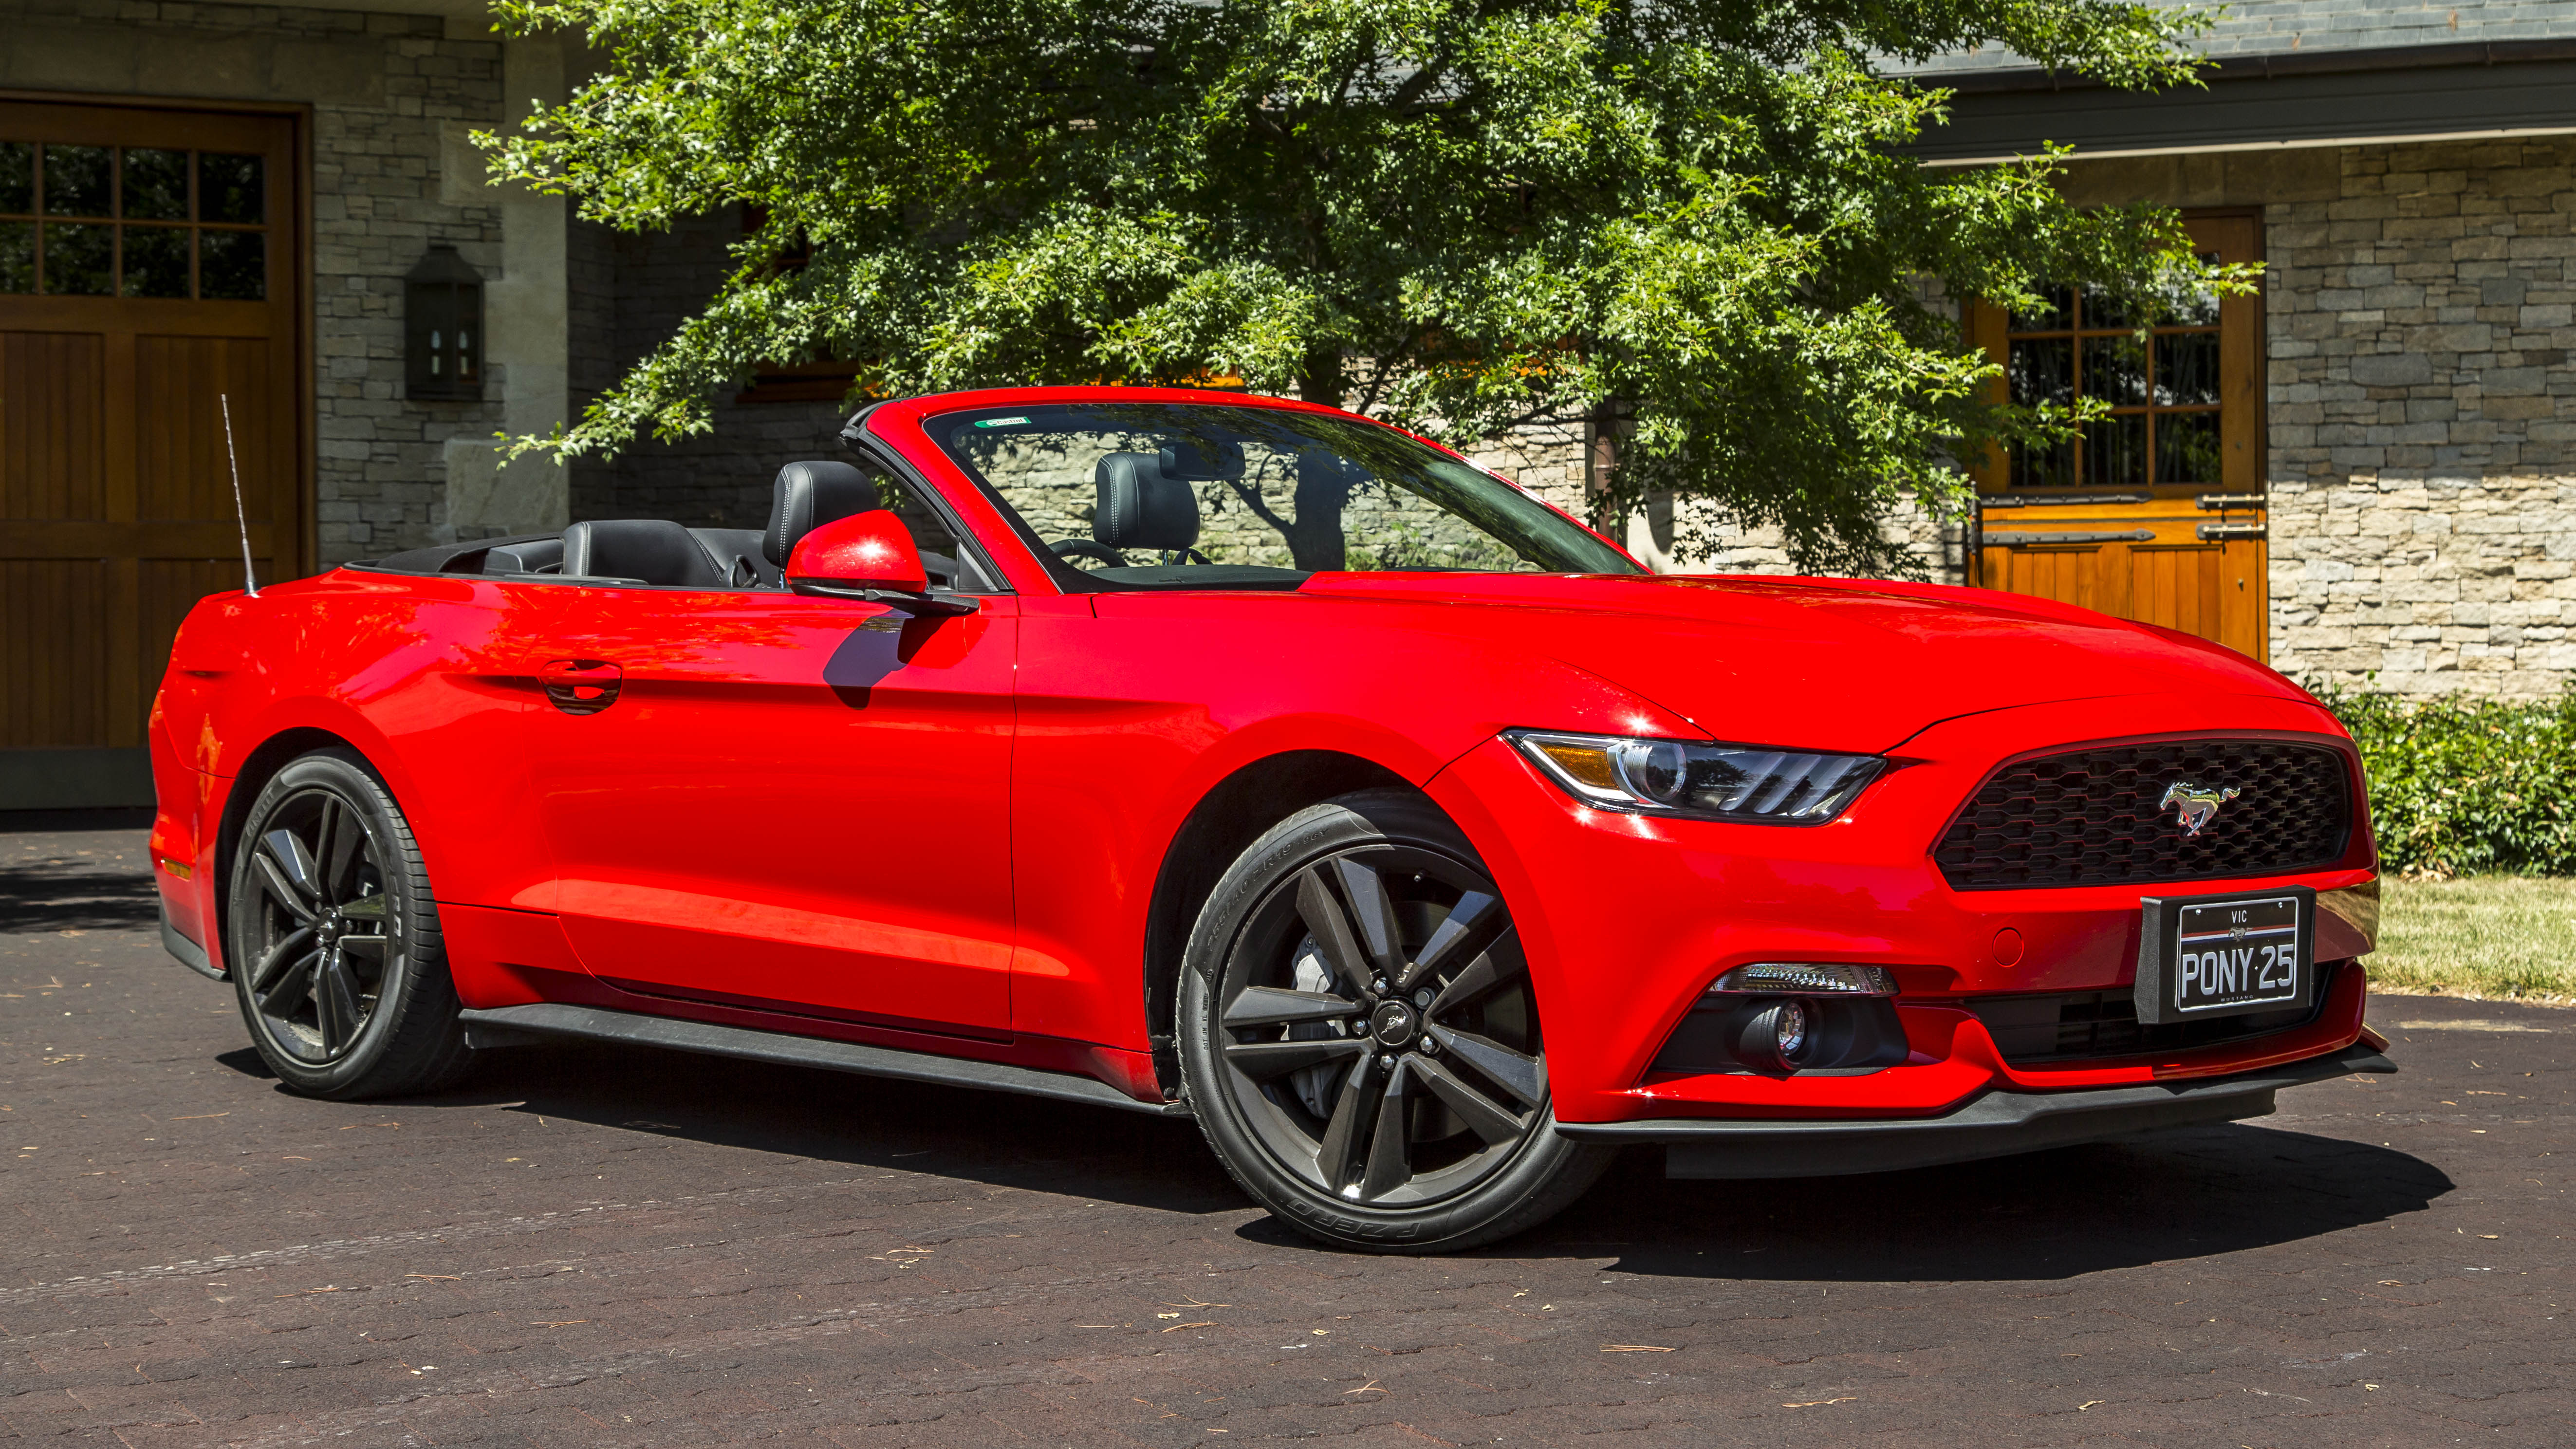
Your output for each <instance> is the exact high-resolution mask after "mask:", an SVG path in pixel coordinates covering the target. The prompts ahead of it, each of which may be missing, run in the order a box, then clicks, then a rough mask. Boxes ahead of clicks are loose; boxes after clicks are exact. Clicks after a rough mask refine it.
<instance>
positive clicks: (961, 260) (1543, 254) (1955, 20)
mask: <svg viewBox="0 0 2576 1449" xmlns="http://www.w3.org/2000/svg"><path fill="white" fill-rule="evenodd" d="M502 8H503V11H504V15H505V23H506V24H507V25H509V26H510V27H512V28H514V29H516V30H519V31H523V32H537V31H544V30H549V29H571V30H576V31H580V32H583V33H585V34H586V35H587V37H588V38H589V41H590V43H591V44H592V45H593V46H594V47H596V48H597V49H598V50H599V51H600V52H601V53H602V54H603V55H604V57H605V65H604V68H603V69H602V71H601V72H600V73H599V74H598V75H597V76H596V77H595V78H593V79H592V80H590V81H589V82H588V83H587V84H585V85H583V86H582V87H581V88H580V90H579V91H578V92H576V93H575V94H574V95H573V97H572V98H571V100H570V101H569V102H568V103H567V104H565V105H563V106H561V107H558V108H555V109H552V110H549V111H545V112H542V113H540V114H538V115H537V116H535V117H533V118H532V119H531V120H530V122H529V124H528V126H527V127H526V128H525V129H524V130H523V131H521V132H519V133H516V134H513V135H510V136H508V137H506V138H503V137H495V136H485V137H482V138H480V139H481V140H482V141H483V143H484V144H485V145H486V146H487V147H489V148H490V149H492V151H493V152H494V163H493V167H494V171H495V173H496V174H497V175H500V176H503V177H507V178H510V179H514V180H519V181H523V182H530V183H533V184H535V185H538V186H540V187H543V188H547V189H551V190H557V191H561V192H563V193H566V194H569V195H570V196H572V197H574V198H576V199H577V202H578V206H579V209H580V212H581V214H582V215H583V216H584V217H586V218H589V219H591V220H594V221H598V222H603V223H606V224H608V225H610V226H614V227H621V228H626V229H630V230H636V231H650V230H655V229H659V228H664V227H668V226H669V225H671V224H672V223H673V222H674V221H676V220H678V219H681V218H683V217H687V216H690V215H696V214H704V213H708V212H711V211H713V210H715V209H717V208H722V207H726V206H728V205H731V204H735V203H744V204H749V205H751V206H754V207H756V208H758V210H757V211H755V212H753V213H751V214H752V215H756V216H762V217H765V218H766V221H765V224H764V225H763V226H762V227H761V228H760V229H759V230H758V232H757V233H756V234H753V235H748V236H746V237H745V238H744V239H743V240H742V242H741V243H740V245H739V246H738V247H737V248H736V249H735V262H736V265H735V267H734V269H733V271H732V272H731V274H730V275H729V277H728V278H727V280H726V281H725V282H724V284H723V286H722V287H721V289H720V290H719V291H717V293H716V294H715V295H714V297H713V299H712V300H711V301H710V302H709V304H708V305H707V306H706V307H705V309H704V310H703V311H701V312H699V313H698V314H697V315H695V316H693V317H692V318H690V319H689V320H688V321H687V322H686V323H685V324H684V325H683V326H682V327H681V328H680V329H679V330H678V332H677V333H676V334H675V335H674V336H672V337H671V338H670V339H668V340H667V341H665V342H664V343H663V344H662V345H661V346H660V347H659V348H658V349H657V350H655V351H654V352H653V353H651V354H650V355H649V356H647V357H646V358H644V359H643V360H642V361H641V362H640V363H638V364H637V365H636V366H635V367H634V368H633V370H632V371H630V372H629V373H628V374H627V376H626V377H625V378H624V379H623V380H622V381H621V382H620V383H619V384H618V385H617V386H616V387H615V388H614V389H612V390H611V391H610V392H608V393H607V394H606V395H604V396H603V397H602V398H600V399H599V401H598V402H597V403H596V404H595V405H594V406H592V407H591V408H590V409H589V410H588V411H587V413H586V414H585V415H584V416H583V417H582V418H581V419H580V420H579V421H578V422H577V423H576V424H575V425H574V426H572V427H571V428H570V429H569V430H567V431H566V432H564V433H563V434H561V435H559V436H557V437H555V438H552V439H549V440H547V443H548V445H550V446H552V447H555V448H558V449H560V450H562V451H564V452H566V453H571V454H579V453H599V452H607V451H613V450H614V449H616V448H618V447H621V446H623V445H624V444H625V443H626V442H627V441H628V440H630V439H631V438H632V437H633V436H634V435H635V434H636V433H637V432H638V431H647V432H650V433H652V434H654V435H656V436H660V437H665V438H668V437H675V436H681V435H686V434H690V433H694V432H700V431H703V430H705V429H706V428H707V427H708V426H709V419H710V411H709V408H708V405H707V399H708V398H709V397H710V396H711V395H713V394H714V393H715V392H717V391H718V390H720V389H721V388H723V387H724V386H726V385H728V384H729V383H730V382H732V381H734V380H736V379H738V378H740V377H741V376H742V375H743V374H744V373H745V372H746V371H747V370H748V369H749V368H750V367H751V366H752V365H753V364H755V363H757V362H762V361H779V362H787V361H801V360H807V359H811V358H815V357H822V356H831V357H841V358H863V359H867V360H868V366H867V368H866V370H865V371H864V373H863V374H862V377H861V389H862V391H865V392H872V393H876V394H880V395H883V394H894V393H911V392H922V391H933V390H939V389H946V388H956V387H963V386H973V385H987V384H1001V383H1032V382H1084V381H1093V380H1104V379H1105V380H1115V381H1137V382H1143V381H1182V380H1187V379H1192V378H1205V377H1209V376H1229V375H1230V376H1234V377H1239V378H1241V379H1242V380H1243V381H1244V382H1245V383H1246V384H1247V385H1249V386H1250V387H1251V388H1252V389H1254V390H1256V391H1263V392H1284V393H1294V394H1297V395H1300V396H1303V397H1306V398H1309V399H1313V400H1317V401H1322V402H1328V403H1334V404H1338V405H1341V406H1344V407H1348V408H1351V409H1353V410H1355V411H1360V412H1365V413H1369V414H1372V415H1375V416H1379V417H1384V418H1387V419H1389V420H1392V421H1396V422H1399V423H1404V424H1407V425H1410V426H1413V427H1416V428H1421V429H1424V430H1426V431H1430V432H1434V433H1437V434H1441V435H1445V436H1446V437H1448V438H1450V439H1452V440H1453V441H1465V440H1470V439H1473V438H1476V437H1481V436H1491V435H1492V434H1494V433H1496V432H1498V431H1500V430H1502V429H1504V428H1507V427H1509V426H1511V425H1513V424H1515V423H1517V422H1521V421H1524V420H1529V419H1533V418H1540V417H1556V418H1588V419H1591V420H1593V421H1594V422H1596V423H1597V424H1599V426H1600V428H1601V430H1602V431H1603V433H1605V434H1606V435H1607V436H1608V437H1610V438H1611V439H1613V440H1615V441H1616V445H1617V447H1618V448H1619V450H1620V454H1619V458H1618V466H1617V467H1616V468H1615V469H1614V470H1610V471H1609V472H1608V480H1609V482H1608V489H1607V492H1606V494H1605V495H1604V496H1602V497H1601V498H1599V499H1597V500H1596V502H1597V504H1598V506H1599V508H1600V510H1601V511H1602V512H1603V513H1605V514H1616V513H1620V512H1624V511H1626V510H1629V509H1633V508H1635V507H1638V506H1640V505H1641V503H1642V501H1643V499H1644V497H1645V496H1646V494H1647V493H1649V492H1650V491H1654V490H1671V491H1673V492H1674V493H1676V494H1678V495H1680V496H1684V497H1692V498H1699V499H1704V500H1707V501H1709V502H1710V503H1712V504H1714V505H1715V506H1716V508H1717V509H1718V510H1719V512H1720V513H1721V515H1722V516H1723V517H1725V518H1726V519H1728V520H1729V521H1731V522H1733V523H1736V524H1739V525H1744V526H1755V525H1761V524H1777V525H1779V526H1780V527H1781V528H1782V529H1783V530H1784V531H1785V533H1786V535H1787V538H1788V540H1789V545H1790V549H1791V552H1792V555H1793V557H1794V558H1795V559H1796V560H1797V561H1798V563H1799V564H1800V565H1801V566H1803V567H1806V568H1809V569H1814V570H1846V571H1856V572H1866V571H1898V572H1901V571H1903V570H1904V569H1905V568H1906V567H1907V566H1908V561H1907V559H1906V557H1905V555H1904V554H1903V552H1902V550H1901V548H1899V547H1898V546H1896V545H1892V544H1890V543H1888V542H1887V541H1886V540H1885V539H1884V537H1883V536H1882V535H1883V532H1884V530H1883V528H1882V524H1883V521H1884V520H1885V519H1886V518H1887V516H1888V515H1889V513H1890V510H1891V509H1892V508H1894V507H1895V506H1896V505H1897V502H1898V500H1900V499H1902V498H1904V497H1907V496H1913V497H1916V498H1919V499H1922V500H1924V501H1925V502H1926V503H1928V504H1929V505H1930V506H1932V507H1933V508H1934V509H1935V511H1941V510H1944V509H1946V508H1951V507H1955V506H1956V504H1957V502H1958V500H1959V498H1960V497H1961V496H1962V487H1961V481H1960V479H1959V477H1958V475H1957V474H1956V473H1955V472H1954V471H1953V470H1952V469H1951V467H1950V464H1949V460H1951V459H1953V458H1956V457H1961V456H1966V455H1967V450H1970V449H1975V448H1980V447H1984V446H1987V445H1989V444H1990V443H1992V442H1994V441H1995V440H1998V439H2010V438H2014V437H2028V436H2038V435H2041V434H2046V435H2049V436H2056V435H2061V434H2062V433H2063V432H2064V431H2065V430H2066V429H2067V428H2068V427H2069V426H2071V425H2072V424H2073V423H2074V422H2075V421H2076V420H2077V418H2078V416H2079V410H2080V408H2081V406H2082V405H2081V404H2076V405H2073V406H2072V407H2069V406H2058V405H2051V406H2044V407H2038V408H2032V409H2021V410H2016V409H2013V408H2008V407H2004V406H2001V405H1999V404H1998V403H1997V402H1996V401H1994V397H1995V394H1996V391H1997V390H1996V389H1995V387H1994V386H1993V385H1992V379H1993V378H1994V376H1995V370H1994V369H1993V368H1992V367H1991V366H1990V364H1989V363H1988V361H1987V360H1986V359H1985V358H1984V357H1983V356H1982V355H1980V354H1978V353H1977V352H1975V351H1973V350H1972V349H1970V348H1969V347H1967V346H1966V344H1965V343H1964V342H1963V340H1962V337H1961V333H1960V330H1959V328H1958V326H1957V324H1956V322H1955V321H1954V320H1953V319H1952V318H1951V317H1949V316H1948V315H1945V312H1944V311H1943V309H1942V308H1940V307H1939V306H1937V305H1927V301H1926V299H1927V297H1936V298H1937V297H1939V296H1944V295H1946V296H1951V297H1956V296H1961V295H1968V294H1975V295H1981V296H1985V297H1990V298H1994V299H1997V300H2000V301H2004V302H2007V303H2009V302H2013V301H2015V300H2019V301H2021V302H2024V303H2029V302H2032V301H2034V300H2035V289H2036V288H2038V287H2039V286H2040V285H2041V283H2042V280H2043V279H2051V280H2054V281H2058V282H2074V283H2083V284H2088V285H2093V286H2097V287H2100V288H2102V289H2104V290H2105V291H2107V292H2110V293H2112V294H2114V295H2116V296H2118V297H2120V298H2122V299H2124V300H2128V301H2131V302H2146V301H2151V300H2152V298H2153V297H2154V296H2155V295H2157V294H2159V293H2161V292H2164V291H2167V290H2168V289H2172V288H2176V287H2185V286H2194V285H2201V286H2205V285H2209V284H2210V283H2211V282H2212V280H2213V276H2212V275H2205V274H2204V273H2203V269H2202V268H2201V266H2200V264H2199V263H2198V262H2197V261H2195V260H2194V258H2193V257H2192V255H2191V253H2190V250H2189V247H2188V245H2187V243H2186V241H2185V239H2184V236H2183V234H2182V231H2181V229H2180V224H2179V221H2178V219H2177V218H2176V217H2175V216H2173V215H2172V214H2171V213H2168V212H2160V211H2155V210H2151V209H2147V208H2135V209H2129V210H2112V211H2098V212H2089V213H2087V212H2078V211H2075V210H2073V209H2071V208H2069V207H2068V206H2067V205H2066V204H2065V203H2064V201H2063V200H2062V199H2061V198H2060V197H2059V195H2058V194H2057V192H2056V191H2055V190H2053V189H2052V187H2051V184H2050V180H2049V174H2050V170H2051V163H2049V162H2048V161H2047V160H2045V159H2039V160H2034V161H2031V162H2029V163H2027V164H2021V165H2012V166H2003V167H1996V168H1990V169H1977V170H1967V171H1956V170H1932V169H1927V168H1925V167H1923V166H1921V165H1919V164H1917V163H1916V162H1915V161H1913V160H1912V159H1911V158H1910V157H1909V156H1908V155H1907V154H1906V153H1905V151H1904V149H1903V148H1904V147H1905V145H1906V144H1907V143H1908V142H1909V141H1910V140H1912V139H1913V138H1914V137H1915V136H1916V135H1917V134H1918V132H1919V131H1920V129H1921V128H1923V127H1924V126H1925V125H1927V124H1931V123H1937V120H1938V118H1939V117H1940V115H1941V114H1942V107H1943V104H1944V100H1945V97H1944V93H1942V92H1940V91H1938V90H1935V89H1930V88H1927V87H1926V86H1924V85H1922V84H1919V83H1917V82H1914V81H1910V80H1907V79H1904V78H1902V77H1901V76H1891V75H1889V74H1888V73H1887V68H1888V67H1889V66H1890V64H1891V63H1892V62H1895V61H1904V60H1920V59H1922V58H1924V57H1927V56H1931V55H1934V54H1938V53H1942V52H1947V51H1955V50H1959V49H1963V48H1969V47H1974V46H1978V45H1983V44H1987V43H2000V44H2002V45H2004V46H2006V47H2008V48H2010V49H2011V50H2013V51H2015V52H2017V53H2018V54H2020V55H2022V56H2024V57H2027V58H2029V59H2030V60H2033V61H2037V62H2040V63H2043V64H2047V65H2050V66H2055V67H2059V68H2062V69H2066V70H2070V71H2080V72H2084V73H2087V74H2091V75H2095V76H2098V77H2100V78H2102V79H2104V80H2106V81H2109V82H2111V83H2113V84H2117V85H2122V86H2131V87H2152V86H2162V85H2171V84H2176V83H2188V82H2189V81H2190V78H2191V73H2192V69H2193V65H2194V62H2193V61H2192V60H2191V59H2190V57H2189V56H2188V55H2187V54H2185V53H2184V52H2183V51H2182V50H2181V49H2180V48H2179V45H2178V42H2179V40H2180V39H2182V38H2184V37H2185V36H2186V35H2187V33H2188V32H2190V31H2191V30H2192V29H2194V28H2196V25H2197V22H2196V21H2194V20H2192V19H2190V18H2188V17H2185V16H2183V15H2182V14H2181V13H2180V12H2177V11H2167V10H2159V9H2156V8H2152V7H2149V6H2144V5H2130V4H2109V3H2101V0H1769V3H1765V0H505V3H504V5H503V7H502ZM790 251H794V252H797V253H799V254H802V255H804V256H806V257H807V258H808V260H806V261H805V262H804V263H803V264H802V265H800V266H795V267H782V266H780V265H778V263H777V258H779V257H780V256H781V255H782V254H785V253H788V252H790ZM2216 280H2218V282H2219V284H2220V285H2228V284H2229V283H2228V282H2227V281H2226V279H2224V278H2218V279H2216ZM2238 284H2239V285H2241V283H2238Z"/></svg>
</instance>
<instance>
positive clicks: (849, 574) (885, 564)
mask: <svg viewBox="0 0 2576 1449" xmlns="http://www.w3.org/2000/svg"><path fill="white" fill-rule="evenodd" d="M787 587H789V588H791V589H794V590H795V591H796V592H798V593H800V594H844V595H855V594H857V593H859V592H860V591H862V590H867V589H878V590H882V591H884V592H887V593H895V594H923V593H928V592H929V591H930V575H929V573H928V572H927V571H926V570H924V569H923V568H922V566H921V554H920V552H919V551H918V550H916V549H915V548H914V547H913V546H912V533H911V531H910V530H908V529H906V528H905V527H904V526H903V520H902V519H900V518H897V517H895V516H894V510H892V509H890V508H871V509H869V510H868V511H867V512H865V513H853V514H851V515H850V516H849V517H847V518H836V519H833V520H832V521H831V522H829V523H826V524H822V525H820V526H818V527H815V528H812V529H809V530H807V532H806V534H805V536H804V537H803V538H800V539H798V540H797V541H796V547H795V550H794V551H793V552H791V553H789V554H788V556H787Z"/></svg>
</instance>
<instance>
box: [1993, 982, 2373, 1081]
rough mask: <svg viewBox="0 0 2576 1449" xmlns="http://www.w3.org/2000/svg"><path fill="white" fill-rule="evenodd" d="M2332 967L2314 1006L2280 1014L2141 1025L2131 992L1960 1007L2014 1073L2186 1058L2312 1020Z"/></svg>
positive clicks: (2319, 984) (2256, 1013)
mask: <svg viewBox="0 0 2576 1449" xmlns="http://www.w3.org/2000/svg"><path fill="white" fill-rule="evenodd" d="M2338 964H2339V963H2337V962H2333V961H2320V962H2318V963H2317V987H2316V992H2315V997H2314V1000H2313V1001H2312V1002H2311V1004H2309V1005H2306V1006H2292V1007H2285V1008H2283V1009H2282V1010H2279V1011H2249V1012H2247V1013H2246V1014H2245V1015H2243V1016H2222V1017H2218V1018H2216V1019H2215V1020H2209V1021H2176V1022H2168V1023H2165V1024H2164V1025H2161V1026H2148V1025H2146V1024H2144V1023H2142V1022H2140V1021H2139V1020H2138V1001H2137V996H2136V993H2134V992H2133V991H2131V990H2129V989H2128V988H2126V987H2123V988H2121V989H2120V990H2118V991H2068V992H2058V993H2054V994H2050V995H2045V996H1987V997H1972V998H1970V999H1969V1000H1966V1001H1963V1002H1961V1003H1960V1005H1962V1006H1965V1007H1966V1008H1967V1009H1968V1010H1969V1011H1971V1012H1974V1013H1975V1014H1976V1017H1977V1019H1978V1020H1979V1021H1982V1022H1984V1023H1985V1024H1986V1034H1987V1035H1989V1036H1991V1037H1993V1038H1994V1039H1995V1048H1996V1050H1998V1051H2000V1052H2002V1053H2003V1054H2004V1060H2005V1061H2007V1062H2010V1063H2012V1064H2013V1065H2014V1066H2017V1067H2020V1066H2029V1065H2031V1064H2033V1063H2036V1062H2065V1061H2086V1060H2091V1059H2095V1058H2101V1057H2128V1056H2140V1055H2144V1054H2146V1053H2150V1052H2155V1053H2163V1052H2181V1051H2191V1050H2193V1049H2195V1048H2198V1047H2207V1046H2217V1045H2219V1044H2221V1043H2223V1042H2231V1041H2243V1040H2244V1039H2246V1038H2247V1037H2255V1036H2269V1035H2271V1034H2272V1033H2273V1032H2276V1031H2291V1030H2294V1029H2296V1028H2298V1027H2302V1026H2306V1025H2307V1024H2308V1023H2309V1022H2312V1021H2314V1020H2316V1019H2317V1013H2318V1012H2320V1011H2323V1010H2324V1009H2325V1001H2326V996H2327V993H2328V992H2329V991H2331V990H2332V989H2333V987H2334V978H2335V967H2336V966H2337V965H2338Z"/></svg>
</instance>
